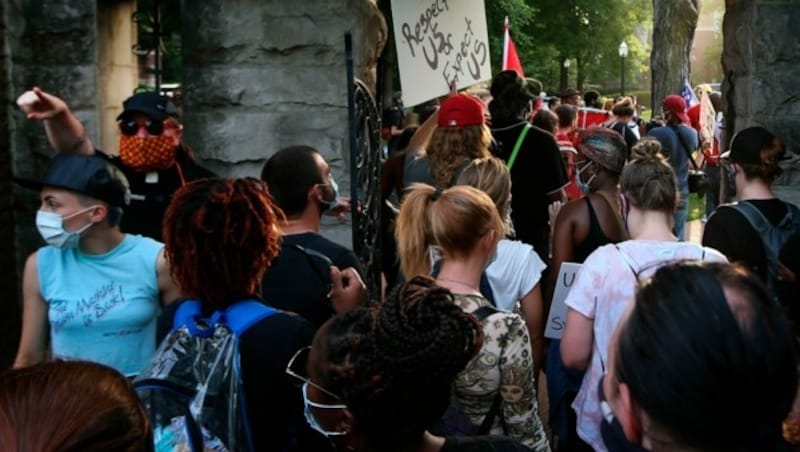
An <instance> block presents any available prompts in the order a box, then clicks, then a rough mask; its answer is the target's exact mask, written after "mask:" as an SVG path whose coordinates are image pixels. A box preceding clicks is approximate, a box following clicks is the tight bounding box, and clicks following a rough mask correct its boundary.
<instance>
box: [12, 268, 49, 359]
mask: <svg viewBox="0 0 800 452" xmlns="http://www.w3.org/2000/svg"><path fill="white" fill-rule="evenodd" d="M22 300H23V307H22V309H23V310H22V337H21V338H20V341H19V349H18V350H17V357H16V359H15V360H14V367H15V368H16V367H27V366H32V365H34V364H37V363H40V362H42V361H44V358H45V352H46V350H47V338H48V337H49V335H50V325H49V323H48V317H47V309H48V306H47V303H45V301H44V299H42V295H41V291H40V290H39V269H38V265H37V260H36V253H33V254H31V255H30V256H28V260H26V261H25V270H24V272H23V274H22Z"/></svg>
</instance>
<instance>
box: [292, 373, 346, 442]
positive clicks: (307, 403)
mask: <svg viewBox="0 0 800 452" xmlns="http://www.w3.org/2000/svg"><path fill="white" fill-rule="evenodd" d="M312 407H313V408H318V409H323V410H343V409H345V408H347V405H344V404H336V405H328V404H324V403H317V402H314V401H312V400H309V399H308V382H305V383H303V414H304V415H305V417H306V422H307V423H308V425H309V427H311V428H313V429H314V430H316V431H318V432H319V433H321V434H323V435H325V436H326V437H327V438H330V437H333V436H344V435H347V434H348V433H349V432H336V431H330V430H325V428H324V427H323V426H322V425H320V423H319V421H317V418H316V417H315V416H314V413H312V412H311V408H312Z"/></svg>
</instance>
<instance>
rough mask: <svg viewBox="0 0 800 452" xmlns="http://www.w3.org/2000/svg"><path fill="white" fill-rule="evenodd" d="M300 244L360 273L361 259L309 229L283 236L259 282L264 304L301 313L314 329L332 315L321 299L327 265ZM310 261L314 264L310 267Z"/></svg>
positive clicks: (361, 272)
mask: <svg viewBox="0 0 800 452" xmlns="http://www.w3.org/2000/svg"><path fill="white" fill-rule="evenodd" d="M294 245H300V246H302V247H303V248H305V249H308V250H313V251H316V252H318V253H321V254H323V255H325V256H327V257H328V259H330V260H331V261H332V262H333V265H335V266H337V267H339V268H340V269H345V268H347V267H353V268H355V269H356V271H358V274H359V275H363V274H364V270H363V269H362V268H361V263H360V262H359V260H358V258H357V257H356V255H355V254H353V252H352V251H350V250H349V249H347V248H345V247H343V246H341V245H339V244H338V243H335V242H332V241H330V240H328V239H326V238H325V237H323V236H321V235H319V234H315V233H313V232H305V233H302V234H290V235H286V236H284V237H283V243H282V245H281V252H280V254H278V257H277V258H275V260H273V261H272V265H271V266H270V268H269V270H267V273H266V274H265V275H264V279H263V280H262V282H261V294H262V297H263V298H264V300H265V301H266V302H267V304H269V305H271V306H274V307H276V308H278V309H283V310H284V311H289V312H294V313H296V314H299V315H301V316H302V317H304V318H305V319H306V320H308V321H309V322H311V324H312V325H314V328H315V329H317V328H319V327H320V326H322V324H323V323H325V321H326V320H328V319H329V318H330V317H331V316H332V315H333V308H332V307H331V305H330V303H329V302H328V301H327V299H325V296H326V295H327V291H328V289H329V287H328V285H329V283H330V269H329V268H326V265H325V264H324V262H322V261H321V260H320V259H316V258H313V257H312V259H311V260H312V262H309V258H308V257H307V256H306V255H305V254H303V253H302V252H300V251H299V250H294V249H290V248H291V247H293V246H294ZM312 265H314V267H312Z"/></svg>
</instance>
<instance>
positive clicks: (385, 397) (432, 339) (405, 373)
mask: <svg viewBox="0 0 800 452" xmlns="http://www.w3.org/2000/svg"><path fill="white" fill-rule="evenodd" d="M316 345H317V344H315V346H316ZM319 345H321V348H322V350H324V353H322V354H321V356H324V358H323V359H324V362H323V363H322V366H321V367H320V370H321V372H320V375H322V378H323V381H322V384H323V386H325V387H326V388H328V389H330V390H331V391H333V392H335V393H336V394H339V395H340V396H341V397H342V398H343V400H344V402H345V403H346V404H347V406H348V409H349V410H350V411H351V413H353V416H354V417H355V419H356V422H357V425H358V428H359V430H360V431H361V432H363V433H364V434H365V436H366V437H367V438H368V439H369V441H370V442H371V443H372V445H373V446H374V447H376V448H377V449H378V450H393V449H400V448H403V447H407V446H408V445H409V444H413V443H415V442H418V441H419V440H420V437H421V436H422V434H423V433H424V431H425V430H426V429H427V428H428V427H429V426H430V425H431V424H433V422H434V421H436V420H438V419H440V418H441V416H442V414H443V413H444V411H445V409H446V408H447V405H448V402H449V400H450V386H451V385H452V382H453V380H454V379H455V377H456V375H458V373H459V372H461V371H462V370H463V369H464V367H465V366H466V365H467V363H468V362H469V361H470V360H471V359H472V358H473V357H474V356H475V355H476V354H477V353H478V351H479V350H480V348H481V346H482V345H483V332H482V328H481V325H480V322H479V321H478V320H477V319H476V318H475V317H474V316H472V315H470V314H467V313H465V312H464V311H462V310H461V308H459V307H458V306H456V305H455V304H454V303H453V295H452V293H450V291H449V290H447V289H445V288H442V287H439V286H437V285H436V284H435V282H434V281H433V279H431V278H429V277H427V276H418V277H415V278H412V279H411V280H410V281H409V282H408V283H406V284H405V285H403V286H402V287H398V288H397V289H395V290H394V291H393V292H392V293H391V294H390V296H389V299H388V300H387V302H386V303H384V304H383V305H379V306H374V307H370V308H359V309H356V310H355V311H350V312H348V313H346V314H344V315H341V316H337V317H335V318H334V319H333V320H332V321H331V323H330V324H329V329H328V334H327V337H326V338H325V339H324V344H319ZM378 446H380V447H378Z"/></svg>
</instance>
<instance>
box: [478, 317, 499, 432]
mask: <svg viewBox="0 0 800 452" xmlns="http://www.w3.org/2000/svg"><path fill="white" fill-rule="evenodd" d="M496 312H500V311H498V310H497V309H495V308H494V307H492V306H481V307H480V308H478V309H476V310H474V311H472V315H474V316H475V317H477V318H478V321H480V322H481V323H483V321H484V320H486V319H487V318H489V316H490V315H492V314H494V313H496ZM502 402H503V397H502V393H501V392H500V389H499V388H498V389H497V394H496V395H495V396H494V400H492V406H491V407H490V408H489V412H487V413H486V417H484V418H483V422H481V425H480V426H478V430H476V432H475V434H476V435H488V434H489V431H490V430H491V429H492V424H494V419H495V418H496V417H497V415H498V414H500V405H501V404H502ZM501 424H502V425H503V432H505V431H506V424H505V422H502V417H501Z"/></svg>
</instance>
